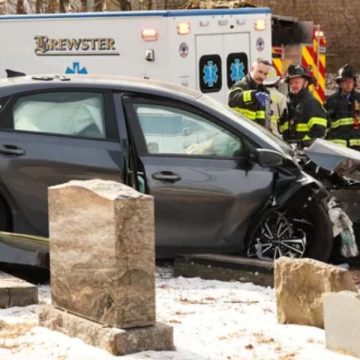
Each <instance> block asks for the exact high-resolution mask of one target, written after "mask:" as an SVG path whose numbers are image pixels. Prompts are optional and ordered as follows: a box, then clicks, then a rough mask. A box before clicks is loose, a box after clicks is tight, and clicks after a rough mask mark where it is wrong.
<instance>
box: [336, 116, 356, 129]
mask: <svg viewBox="0 0 360 360" xmlns="http://www.w3.org/2000/svg"><path fill="white" fill-rule="evenodd" d="M353 124H354V119H353V118H342V119H338V120H336V121H332V122H331V128H332V129H336V128H338V127H339V126H346V125H353Z"/></svg>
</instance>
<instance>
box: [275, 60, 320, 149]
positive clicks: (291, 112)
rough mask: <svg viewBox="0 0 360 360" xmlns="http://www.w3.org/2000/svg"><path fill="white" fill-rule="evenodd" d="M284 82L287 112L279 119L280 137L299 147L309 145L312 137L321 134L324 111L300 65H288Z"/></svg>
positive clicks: (305, 72)
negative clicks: (287, 90)
mask: <svg viewBox="0 0 360 360" xmlns="http://www.w3.org/2000/svg"><path fill="white" fill-rule="evenodd" d="M285 82H286V83H287V84H288V87H289V93H288V97H287V104H288V111H287V113H285V114H284V115H283V116H282V117H281V119H280V121H279V130H280V133H281V134H282V135H283V138H284V140H286V141H288V142H292V143H296V144H298V145H299V146H300V147H306V146H309V145H311V143H312V142H313V140H314V139H315V138H322V137H324V136H325V132H326V127H327V119H326V113H325V110H324V108H323V107H322V105H321V104H320V103H319V101H318V100H316V99H315V97H314V96H313V95H312V94H311V93H310V92H309V89H308V86H309V85H310V84H311V83H312V76H311V75H310V74H309V73H308V72H307V71H306V70H305V69H304V68H303V67H302V66H300V65H289V68H288V71H287V75H286V77H285Z"/></svg>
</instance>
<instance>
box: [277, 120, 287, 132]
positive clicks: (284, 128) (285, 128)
mask: <svg viewBox="0 0 360 360" xmlns="http://www.w3.org/2000/svg"><path fill="white" fill-rule="evenodd" d="M288 129H289V122H288V121H286V122H285V123H284V124H282V125H280V126H279V130H280V132H281V133H283V132H284V131H286V130H288Z"/></svg>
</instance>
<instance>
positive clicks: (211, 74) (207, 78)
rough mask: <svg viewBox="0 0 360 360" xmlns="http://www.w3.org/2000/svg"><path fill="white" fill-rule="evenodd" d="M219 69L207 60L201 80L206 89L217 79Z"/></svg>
mask: <svg viewBox="0 0 360 360" xmlns="http://www.w3.org/2000/svg"><path fill="white" fill-rule="evenodd" d="M218 72H219V68H218V67H217V65H216V64H214V62H213V61H212V60H209V61H208V62H207V64H206V65H205V66H204V68H203V74H204V76H203V80H204V83H205V84H206V85H207V86H208V87H213V86H214V85H215V84H216V83H217V81H218V79H219V75H218Z"/></svg>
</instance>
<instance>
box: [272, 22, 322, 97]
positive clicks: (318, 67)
mask: <svg viewBox="0 0 360 360" xmlns="http://www.w3.org/2000/svg"><path fill="white" fill-rule="evenodd" d="M272 61H273V65H274V67H275V69H276V72H277V74H278V75H279V76H284V75H285V74H286V70H287V68H288V66H289V65H290V64H302V65H303V66H304V67H305V68H306V69H307V70H308V71H309V72H310V73H311V74H312V75H313V78H314V84H313V85H312V86H311V87H310V91H312V92H313V94H314V96H315V97H316V98H317V99H318V100H320V101H321V102H324V100H325V73H326V37H325V34H324V32H323V31H322V30H321V29H320V25H317V24H314V23H313V22H312V21H298V20H297V19H296V18H294V17H286V16H278V15H272Z"/></svg>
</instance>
